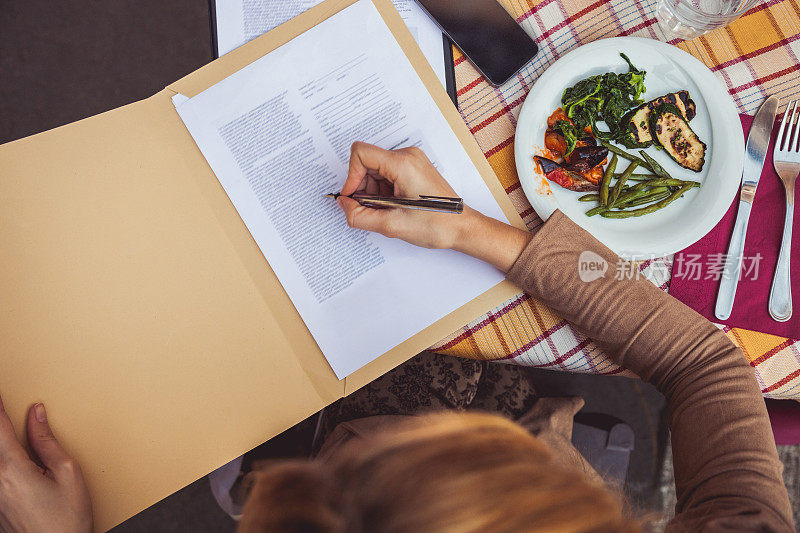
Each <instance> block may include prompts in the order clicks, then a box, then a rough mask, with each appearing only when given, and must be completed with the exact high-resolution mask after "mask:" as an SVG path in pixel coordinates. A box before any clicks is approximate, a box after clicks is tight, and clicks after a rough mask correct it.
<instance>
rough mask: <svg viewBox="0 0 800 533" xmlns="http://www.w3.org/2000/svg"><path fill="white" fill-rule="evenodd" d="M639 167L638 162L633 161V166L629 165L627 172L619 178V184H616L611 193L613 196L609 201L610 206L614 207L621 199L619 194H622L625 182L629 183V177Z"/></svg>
mask: <svg viewBox="0 0 800 533" xmlns="http://www.w3.org/2000/svg"><path fill="white" fill-rule="evenodd" d="M638 166H639V162H638V161H631V164H630V165H628V168H626V169H625V172H623V173H622V176H620V177H619V179H618V180H617V183H615V184H614V190H613V191H611V194H610V196H609V199H608V205H609V206H611V207H613V206H614V204H615V203H616V202H617V198H619V193H621V192H622V187H623V186H624V185H625V182H626V181H628V176H630V175H631V174H633V171H634V170H636V167H638Z"/></svg>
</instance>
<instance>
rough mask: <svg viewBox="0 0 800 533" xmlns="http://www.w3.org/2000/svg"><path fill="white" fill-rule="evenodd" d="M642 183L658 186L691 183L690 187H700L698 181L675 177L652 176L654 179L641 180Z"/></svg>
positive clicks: (676, 185)
mask: <svg viewBox="0 0 800 533" xmlns="http://www.w3.org/2000/svg"><path fill="white" fill-rule="evenodd" d="M642 183H645V184H647V185H650V186H651V187H660V186H666V187H683V186H684V185H691V186H692V187H700V182H699V181H688V180H678V179H675V178H669V179H666V178H654V179H649V180H647V181H643V182H642Z"/></svg>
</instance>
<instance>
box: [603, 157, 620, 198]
mask: <svg viewBox="0 0 800 533" xmlns="http://www.w3.org/2000/svg"><path fill="white" fill-rule="evenodd" d="M616 169H617V154H614V155H613V156H611V161H610V162H609V163H608V167H606V171H605V172H603V181H602V182H600V204H601V205H608V186H609V184H610V183H611V178H612V177H613V176H614V171H615V170H616Z"/></svg>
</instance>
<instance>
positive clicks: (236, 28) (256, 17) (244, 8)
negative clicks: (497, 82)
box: [215, 0, 447, 87]
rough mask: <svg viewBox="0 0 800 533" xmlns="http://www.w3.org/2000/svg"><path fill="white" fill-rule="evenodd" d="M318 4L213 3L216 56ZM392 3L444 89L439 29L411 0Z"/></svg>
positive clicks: (284, 0) (315, 0)
mask: <svg viewBox="0 0 800 533" xmlns="http://www.w3.org/2000/svg"><path fill="white" fill-rule="evenodd" d="M321 2H322V0H216V2H215V4H216V13H215V14H216V18H217V54H218V55H220V56H223V55H225V54H227V53H228V52H230V51H231V50H233V49H234V48H237V47H239V46H241V45H243V44H244V43H246V42H247V41H250V40H251V39H255V38H256V37H258V36H259V35H263V34H264V33H266V32H268V31H269V30H271V29H273V28H274V27H276V26H279V25H281V24H283V23H284V22H286V21H287V20H289V19H291V18H294V17H296V16H297V15H299V14H300V13H302V12H304V11H306V10H308V9H311V8H312V7H314V6H316V5H317V4H320V3H321ZM392 2H393V3H394V7H396V8H397V11H399V12H400V16H402V17H403V20H404V21H405V23H406V26H407V27H408V29H409V31H410V32H411V34H412V35H413V36H414V39H415V40H416V41H417V44H418V45H419V47H420V49H421V50H422V53H423V54H425V57H426V58H427V59H428V62H429V63H430V64H431V67H433V70H434V72H436V75H437V76H438V77H439V80H440V81H441V82H442V85H443V86H444V87H447V84H446V82H445V79H446V72H447V70H446V63H445V56H444V42H443V40H442V30H440V29H439V26H437V25H436V23H435V22H434V21H433V20H432V19H431V18H430V17H429V16H428V14H427V13H426V12H425V10H424V9H422V8H421V7H420V6H419V5H417V3H416V2H415V1H414V0H392Z"/></svg>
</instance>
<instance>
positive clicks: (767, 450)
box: [508, 211, 794, 531]
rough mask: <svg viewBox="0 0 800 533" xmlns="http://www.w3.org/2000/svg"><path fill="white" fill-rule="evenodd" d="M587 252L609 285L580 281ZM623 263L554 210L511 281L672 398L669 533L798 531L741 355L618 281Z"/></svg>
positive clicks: (686, 314) (652, 294)
mask: <svg viewBox="0 0 800 533" xmlns="http://www.w3.org/2000/svg"><path fill="white" fill-rule="evenodd" d="M584 251H591V252H594V253H595V254H597V255H599V256H600V257H602V258H603V259H604V260H605V261H606V262H607V263H608V270H607V271H606V273H605V275H604V276H603V277H600V278H598V279H596V280H594V281H590V282H584V281H581V278H580V276H579V264H578V261H579V257H580V255H581V253H582V252H584ZM584 258H586V256H585V255H584ZM617 261H618V258H617V256H616V254H614V253H613V252H611V251H610V250H609V249H608V248H606V247H605V246H603V245H602V244H601V243H600V242H598V241H597V240H596V239H595V238H594V237H592V236H591V235H590V234H589V233H587V232H586V231H584V230H583V229H581V228H580V227H578V226H577V225H576V224H575V223H574V222H572V221H571V220H570V219H569V218H567V217H566V216H565V215H564V214H562V213H561V212H560V211H557V212H556V213H554V214H553V215H552V216H551V217H550V219H549V220H548V221H547V222H546V223H545V224H544V225H543V226H542V227H541V229H540V230H539V231H538V232H537V233H536V235H534V237H533V239H532V240H531V242H530V244H529V245H528V246H527V247H526V249H525V250H524V251H523V253H522V254H521V255H520V257H519V259H517V261H516V263H515V264H514V266H513V268H512V269H511V271H510V272H509V273H508V279H510V280H511V281H513V282H514V283H515V284H517V285H518V286H519V287H520V288H522V289H523V290H525V291H526V292H528V293H529V294H530V295H531V296H534V297H535V298H537V299H538V300H540V301H542V302H544V303H546V304H547V305H549V306H550V307H551V308H552V309H553V310H555V311H556V312H557V313H558V314H560V315H561V316H562V317H564V318H565V319H566V320H568V321H569V322H571V323H572V324H573V325H575V326H576V327H577V328H578V329H580V330H581V331H583V332H584V333H585V334H586V335H587V336H588V337H590V338H592V339H593V340H595V341H596V342H597V343H598V344H599V345H600V346H601V347H603V348H604V349H605V350H606V352H607V353H608V355H609V356H610V357H611V358H612V359H613V360H614V361H616V362H617V363H619V364H620V365H623V366H625V367H626V368H628V369H630V370H631V371H633V372H635V373H636V374H638V375H639V376H640V377H641V378H642V379H644V380H645V381H648V382H650V383H652V384H653V385H655V386H656V387H657V388H658V390H659V391H661V392H662V393H663V394H664V395H665V396H666V398H667V401H668V403H669V425H670V429H671V431H672V451H673V462H674V465H675V484H676V488H677V496H678V504H677V508H676V516H675V518H674V519H673V520H672V522H671V523H670V526H669V530H672V531H716V530H739V531H794V526H793V524H792V514H791V508H790V504H789V497H788V494H787V492H786V487H785V486H784V484H783V480H782V478H781V472H782V468H783V467H782V465H781V463H780V461H779V459H778V454H777V451H776V449H775V442H774V439H773V437H772V430H771V428H770V423H769V418H768V416H767V411H766V407H765V405H764V401H763V399H762V398H761V391H760V389H759V387H758V384H757V382H756V379H755V376H754V373H753V369H752V368H751V367H750V365H749V364H748V362H747V360H746V358H745V356H744V354H743V353H742V351H741V350H740V349H739V348H737V347H736V346H735V345H734V344H733V343H732V342H731V341H730V340H729V339H728V338H727V337H726V336H725V335H724V334H723V333H722V332H721V331H720V330H719V329H717V328H716V327H715V326H714V325H713V324H711V323H710V322H709V321H708V320H706V319H705V318H703V317H701V316H700V315H699V314H697V313H696V312H694V311H693V310H691V309H689V308H688V307H686V306H685V305H683V304H682V303H680V302H679V301H677V300H675V299H674V298H672V297H671V296H669V295H668V294H666V293H664V292H663V291H661V290H660V289H658V288H657V287H655V286H654V285H653V284H652V283H650V282H649V281H647V280H645V279H639V280H636V279H621V280H620V279H616V278H617V276H616V272H615V270H616V265H617Z"/></svg>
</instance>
